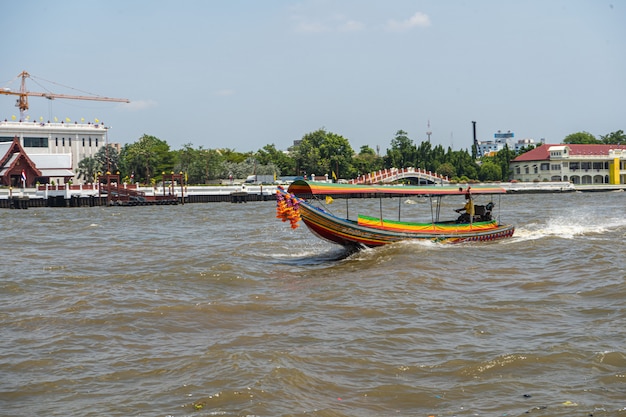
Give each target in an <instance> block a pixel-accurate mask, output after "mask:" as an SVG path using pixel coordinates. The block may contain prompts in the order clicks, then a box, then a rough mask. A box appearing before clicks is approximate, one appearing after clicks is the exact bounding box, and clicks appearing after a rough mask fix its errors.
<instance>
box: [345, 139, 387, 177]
mask: <svg viewBox="0 0 626 417" xmlns="http://www.w3.org/2000/svg"><path fill="white" fill-rule="evenodd" d="M352 162H353V165H354V168H355V169H356V171H357V172H356V173H357V175H363V174H369V173H372V172H374V171H378V170H380V169H383V168H384V163H383V159H382V158H381V157H380V156H378V155H376V152H374V150H373V149H372V148H370V147H369V146H367V145H363V146H361V150H360V151H359V154H358V155H356V156H355V157H354V158H353V159H352Z"/></svg>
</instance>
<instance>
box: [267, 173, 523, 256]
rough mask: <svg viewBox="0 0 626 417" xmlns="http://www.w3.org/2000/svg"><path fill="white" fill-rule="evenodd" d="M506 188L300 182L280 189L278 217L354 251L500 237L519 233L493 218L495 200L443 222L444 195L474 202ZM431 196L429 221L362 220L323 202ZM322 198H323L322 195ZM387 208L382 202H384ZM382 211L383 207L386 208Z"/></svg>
mask: <svg viewBox="0 0 626 417" xmlns="http://www.w3.org/2000/svg"><path fill="white" fill-rule="evenodd" d="M504 193H506V190H504V189H503V188H501V187H493V186H472V187H467V188H465V189H463V188H462V187H455V186H369V185H351V184H336V183H324V182H313V181H305V180H298V181H295V182H293V183H292V184H291V185H290V186H289V188H288V189H287V190H285V189H284V188H282V187H279V188H278V190H277V217H278V218H280V219H282V220H283V221H289V222H290V223H291V226H292V227H293V228H295V227H298V222H299V221H300V220H302V222H304V224H305V225H306V226H307V227H308V228H309V230H310V231H311V232H312V233H313V234H315V235H316V236H318V237H319V238H321V239H325V240H327V241H330V242H332V243H336V244H339V245H342V246H345V247H349V248H352V249H359V248H365V247H376V246H382V245H386V244H390V243H395V242H400V241H403V240H411V239H421V240H428V241H435V242H442V243H461V242H478V241H480V242H482V241H494V240H499V239H504V238H509V237H511V236H513V232H514V231H515V228H514V226H512V225H508V224H500V223H499V221H498V220H497V219H495V218H493V216H492V210H493V207H494V203H493V202H489V203H488V204H486V205H474V209H475V213H474V215H473V216H471V217H470V216H469V215H467V214H466V215H462V216H460V217H459V218H457V219H451V220H447V221H440V220H439V214H440V211H441V202H442V199H443V197H447V196H458V197H463V196H466V198H467V199H468V200H469V201H470V202H471V203H472V204H473V197H474V196H475V195H489V196H493V195H496V194H504ZM390 196H397V197H401V198H406V197H409V196H420V197H427V198H429V199H430V201H431V205H430V208H431V218H432V220H431V221H429V222H407V221H400V220H390V219H384V218H383V216H382V214H381V215H380V217H373V216H365V215H360V214H359V215H358V216H357V218H356V220H351V219H349V218H342V217H339V216H336V215H335V214H332V213H331V212H329V211H328V210H327V209H326V208H324V204H322V202H323V203H330V202H332V199H333V198H336V197H345V198H350V197H378V198H383V197H386V198H388V197H390ZM320 197H322V198H320ZM381 207H382V201H381ZM381 211H382V210H381Z"/></svg>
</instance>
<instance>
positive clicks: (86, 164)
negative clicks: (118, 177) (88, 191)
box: [76, 156, 100, 183]
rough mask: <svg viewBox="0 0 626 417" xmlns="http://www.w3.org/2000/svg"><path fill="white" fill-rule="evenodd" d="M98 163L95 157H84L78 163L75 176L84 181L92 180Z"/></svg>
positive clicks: (94, 178)
mask: <svg viewBox="0 0 626 417" xmlns="http://www.w3.org/2000/svg"><path fill="white" fill-rule="evenodd" d="M99 168H100V164H99V163H98V161H97V160H96V159H95V158H92V157H89V156H88V157H86V158H84V159H83V160H81V161H80V162H79V163H78V175H77V176H76V178H78V179H80V178H82V179H83V180H84V181H85V182H87V183H89V182H94V181H95V180H96V174H97V173H98V169H99Z"/></svg>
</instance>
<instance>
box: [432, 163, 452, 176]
mask: <svg viewBox="0 0 626 417" xmlns="http://www.w3.org/2000/svg"><path fill="white" fill-rule="evenodd" d="M435 171H436V172H437V173H438V174H439V175H444V176H446V177H448V178H454V177H456V170H455V169H454V165H452V164H451V163H450V162H444V163H443V164H440V165H439V166H438V167H437V169H436V170H435Z"/></svg>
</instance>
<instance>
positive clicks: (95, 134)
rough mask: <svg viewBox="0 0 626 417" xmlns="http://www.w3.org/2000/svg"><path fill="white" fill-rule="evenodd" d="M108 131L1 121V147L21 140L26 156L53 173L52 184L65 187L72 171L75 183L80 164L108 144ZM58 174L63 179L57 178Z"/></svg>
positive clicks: (84, 126)
mask: <svg viewBox="0 0 626 417" xmlns="http://www.w3.org/2000/svg"><path fill="white" fill-rule="evenodd" d="M107 129H108V128H107V127H105V126H104V125H103V124H97V123H76V122H74V123H64V122H60V123H57V122H54V123H51V122H46V123H41V122H17V121H7V120H4V121H0V143H2V142H13V139H14V138H15V137H18V138H19V142H20V145H21V146H22V147H23V148H24V152H25V153H26V154H27V155H28V157H29V158H30V159H31V160H32V161H33V163H35V164H36V165H37V167H38V168H41V169H46V170H48V172H50V173H52V175H51V176H50V180H51V181H55V183H56V184H63V183H64V178H65V179H67V174H68V172H67V171H68V170H69V171H72V173H73V174H74V178H73V179H72V181H73V182H74V183H75V184H79V183H81V182H82V181H81V180H78V179H77V178H76V174H77V173H78V172H77V170H78V163H79V162H80V161H81V160H82V159H84V158H86V157H93V156H94V155H95V154H96V153H97V152H98V150H99V149H100V148H102V147H104V146H105V145H106V143H107ZM54 172H58V173H59V174H60V175H59V176H58V177H54ZM61 174H65V175H61Z"/></svg>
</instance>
